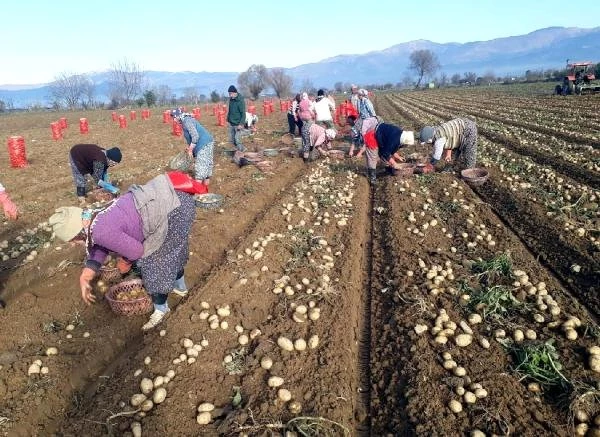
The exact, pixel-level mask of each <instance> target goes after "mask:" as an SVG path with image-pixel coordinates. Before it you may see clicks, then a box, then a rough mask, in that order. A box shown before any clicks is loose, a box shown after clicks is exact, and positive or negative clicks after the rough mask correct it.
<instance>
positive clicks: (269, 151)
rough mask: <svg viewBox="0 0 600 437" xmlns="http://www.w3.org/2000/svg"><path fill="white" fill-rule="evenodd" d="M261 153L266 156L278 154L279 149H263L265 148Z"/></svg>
mask: <svg viewBox="0 0 600 437" xmlns="http://www.w3.org/2000/svg"><path fill="white" fill-rule="evenodd" d="M263 155H265V156H268V157H273V156H277V155H279V150H278V149H265V150H263Z"/></svg>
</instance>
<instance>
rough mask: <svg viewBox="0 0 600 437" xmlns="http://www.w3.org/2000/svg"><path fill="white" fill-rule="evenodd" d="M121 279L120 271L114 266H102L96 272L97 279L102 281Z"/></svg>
mask: <svg viewBox="0 0 600 437" xmlns="http://www.w3.org/2000/svg"><path fill="white" fill-rule="evenodd" d="M119 279H121V272H120V271H119V269H118V268H116V267H108V266H102V267H100V271H99V272H98V280H100V281H104V282H115V281H117V280H119Z"/></svg>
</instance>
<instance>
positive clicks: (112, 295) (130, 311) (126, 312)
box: [104, 279, 153, 317]
mask: <svg viewBox="0 0 600 437" xmlns="http://www.w3.org/2000/svg"><path fill="white" fill-rule="evenodd" d="M141 287H143V283H142V280H141V279H132V280H130V281H123V282H120V283H119V284H117V285H113V286H112V287H110V288H109V289H108V292H107V293H106V294H105V295H104V297H105V299H106V300H107V301H108V305H109V306H110V309H111V310H113V312H114V313H115V314H119V315H120V316H128V317H129V316H139V315H141V314H146V313H149V312H150V311H152V307H153V306H152V299H150V296H148V295H147V294H145V295H144V296H143V297H140V298H139V299H133V300H123V301H121V300H117V299H116V295H117V293H119V292H121V291H130V290H134V289H136V288H141Z"/></svg>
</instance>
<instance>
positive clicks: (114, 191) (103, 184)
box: [98, 180, 119, 194]
mask: <svg viewBox="0 0 600 437" xmlns="http://www.w3.org/2000/svg"><path fill="white" fill-rule="evenodd" d="M98 186H99V187H100V188H104V189H105V190H106V191H108V192H109V193H112V194H119V189H118V188H117V187H115V186H114V185H112V184H110V183H108V182H105V181H103V180H99V181H98Z"/></svg>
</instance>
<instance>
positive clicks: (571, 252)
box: [388, 98, 600, 318]
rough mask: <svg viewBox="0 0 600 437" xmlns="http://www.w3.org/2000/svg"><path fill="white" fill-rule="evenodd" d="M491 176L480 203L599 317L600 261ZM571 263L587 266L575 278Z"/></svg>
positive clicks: (396, 106) (479, 190)
mask: <svg viewBox="0 0 600 437" xmlns="http://www.w3.org/2000/svg"><path fill="white" fill-rule="evenodd" d="M388 100H389V98H388ZM406 103H409V102H406ZM390 104H391V106H392V107H393V108H394V109H395V110H396V111H398V112H400V113H401V114H402V115H403V116H404V117H406V118H407V119H408V120H410V121H411V122H412V123H413V124H415V125H417V126H422V125H423V124H424V123H423V121H422V120H420V119H418V118H415V117H414V116H412V115H411V114H409V113H408V112H406V111H404V110H403V109H402V105H400V104H397V103H396V102H393V101H390ZM409 104H410V103H409ZM415 107H417V108H418V109H420V110H421V111H423V112H425V113H430V114H434V115H435V116H437V117H439V118H440V119H441V120H444V119H446V118H447V117H446V115H447V114H444V113H441V112H439V111H428V110H427V109H424V108H422V107H420V106H418V105H415ZM441 120H440V121H441ZM484 136H485V134H484ZM492 141H493V140H492ZM494 175H496V173H495V171H494V170H493V169H492V174H491V177H490V179H489V180H488V181H487V182H486V184H484V185H483V186H482V187H478V188H475V192H476V193H477V194H478V195H479V196H480V197H481V199H482V201H484V202H485V203H487V204H488V205H490V206H491V207H492V208H493V210H494V211H495V212H496V214H497V215H498V216H499V218H500V219H501V220H502V221H503V222H504V223H506V224H507V226H508V227H509V228H510V229H511V230H512V232H513V233H514V234H515V235H517V236H519V238H520V240H521V241H523V242H524V243H525V244H526V246H527V247H528V248H529V250H530V252H531V253H535V254H538V258H539V259H540V261H541V262H542V263H543V264H544V265H545V266H546V267H547V268H548V269H550V270H551V271H552V272H553V273H554V275H555V276H556V277H557V278H560V280H561V282H562V284H563V285H564V286H565V288H566V289H568V290H569V291H570V292H571V293H572V295H573V296H576V297H577V299H578V300H579V301H580V302H581V303H582V304H584V305H585V306H586V307H587V308H589V309H590V311H592V313H593V314H594V315H595V317H596V318H598V317H600V299H599V298H598V296H597V290H598V284H599V273H598V272H600V264H599V262H598V261H597V260H596V259H594V258H593V257H592V256H591V255H588V254H587V253H583V252H581V251H578V250H577V249H576V248H574V247H573V246H572V245H571V242H570V241H568V239H567V238H565V237H564V236H563V235H562V230H561V229H560V228H557V227H554V226H547V220H546V219H545V213H544V211H539V210H538V211H536V209H537V208H538V207H537V206H536V205H535V204H533V203H531V202H529V201H528V199H527V198H520V197H518V196H515V195H514V193H512V192H511V191H510V190H508V189H506V188H505V187H504V186H502V185H501V184H499V183H497V182H496V181H497V180H498V179H497V176H496V177H494ZM524 214H527V215H528V219H526V220H524V219H523V215H524ZM574 263H578V264H579V265H582V266H588V267H587V268H586V270H585V271H583V272H580V274H578V275H576V276H574V275H572V272H571V270H570V268H571V265H573V264H574Z"/></svg>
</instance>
